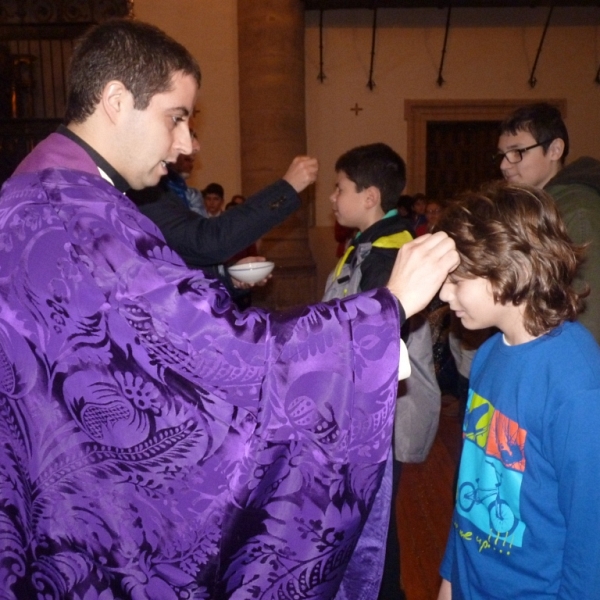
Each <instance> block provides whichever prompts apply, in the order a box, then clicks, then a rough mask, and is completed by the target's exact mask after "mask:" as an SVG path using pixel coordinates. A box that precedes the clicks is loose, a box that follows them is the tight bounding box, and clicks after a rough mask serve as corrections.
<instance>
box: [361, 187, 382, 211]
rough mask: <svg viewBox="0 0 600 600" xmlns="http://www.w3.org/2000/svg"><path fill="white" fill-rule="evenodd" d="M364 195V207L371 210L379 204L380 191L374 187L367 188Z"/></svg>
mask: <svg viewBox="0 0 600 600" xmlns="http://www.w3.org/2000/svg"><path fill="white" fill-rule="evenodd" d="M365 191H366V194H365V205H366V208H373V207H375V206H378V205H380V204H381V191H380V190H379V188H378V187H375V186H374V185H372V186H369V187H368V188H367V189H366V190H365Z"/></svg>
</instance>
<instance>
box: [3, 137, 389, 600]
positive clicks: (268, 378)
mask: <svg viewBox="0 0 600 600" xmlns="http://www.w3.org/2000/svg"><path fill="white" fill-rule="evenodd" d="M70 144H72V142H70V141H69V140H67V139H66V138H64V137H63V136H56V135H53V136H51V137H50V138H49V139H48V140H47V141H46V142H43V143H42V144H41V145H40V146H38V148H37V149H36V150H34V154H33V156H32V157H31V158H30V159H28V160H27V161H26V162H25V163H24V164H23V165H22V167H21V168H20V169H19V170H18V174H17V175H15V176H14V177H13V178H12V179H10V180H9V181H8V182H7V183H6V184H5V186H4V187H3V190H2V196H1V202H0V598H2V599H5V598H18V599H27V600H29V599H34V598H44V599H47V600H51V599H65V598H73V599H79V600H111V599H117V598H119V599H122V598H131V599H135V600H142V599H151V600H171V599H175V598H178V599H184V598H185V599H190V600H191V599H200V598H202V599H204V598H206V599H209V598H210V599H219V598H232V599H235V600H240V599H244V600H245V599H248V600H250V599H278V600H283V599H286V598H290V599H291V598H298V599H301V598H311V599H323V600H324V599H329V598H334V597H335V596H336V594H338V597H340V594H342V595H343V597H345V598H346V597H348V598H349V597H357V598H359V597H365V598H368V597H374V596H372V595H371V594H372V590H373V589H375V588H376V586H377V577H378V574H377V573H373V570H374V569H373V568H372V567H371V563H370V562H369V560H370V559H369V556H368V554H369V551H368V549H367V550H364V552H365V553H364V556H361V555H360V552H363V548H362V546H361V545H360V543H359V547H360V548H361V550H357V552H356V553H355V554H354V557H353V549H354V547H355V545H356V543H357V541H358V540H359V538H360V536H361V532H362V530H363V526H364V523H365V521H366V518H367V516H368V515H369V511H370V509H371V507H372V505H373V502H375V500H376V498H377V501H378V502H380V496H381V495H380V494H379V495H378V490H379V488H380V483H381V480H382V477H383V473H384V470H385V465H386V460H387V458H388V456H389V453H390V449H391V430H392V422H393V409H394V403H395V399H396V388H397V371H398V352H399V348H398V345H399V336H398V332H399V317H398V307H397V302H396V300H395V299H394V298H393V297H392V296H391V294H390V293H389V292H388V291H386V290H378V291H374V292H371V293H367V294H363V295H360V296H356V297H351V298H348V299H345V300H340V301H334V302H330V303H327V304H319V305H316V306H313V307H309V308H303V309H301V310H298V311H296V312H295V313H293V314H292V313H290V314H281V313H268V312H265V311H261V310H248V311H245V312H239V311H238V310H236V308H235V306H234V305H233V304H232V303H231V302H230V300H229V297H228V296H227V293H226V292H225V291H224V290H223V288H222V287H221V286H220V284H219V283H218V282H216V281H214V280H211V279H207V278H205V277H204V276H203V274H202V273H201V272H200V271H192V270H189V269H188V268H186V267H185V266H184V264H183V263H182V261H181V259H180V258H179V257H178V256H177V255H175V254H174V253H173V252H172V251H170V250H169V248H168V247H167V246H166V245H165V243H164V241H163V238H162V236H161V234H160V233H159V232H158V230H157V229H156V227H155V226H154V225H153V224H152V223H151V222H150V221H149V220H147V219H146V218H145V217H143V216H142V215H140V213H139V212H138V211H137V209H136V208H135V206H134V205H133V204H132V203H131V202H130V201H129V200H128V199H127V198H126V197H125V196H123V195H122V194H121V193H119V192H118V191H117V190H116V189H115V188H114V187H113V186H111V185H110V184H109V183H107V182H106V181H104V180H103V179H102V178H101V177H99V176H98V174H97V171H96V172H95V173H94V172H93V171H94V167H93V163H91V162H90V161H89V158H86V157H87V155H86V154H85V152H84V151H83V150H81V149H79V148H78V147H77V146H76V145H75V148H73V147H70ZM65 147H66V148H67V150H68V152H65V154H64V155H65V156H67V158H65V159H64V160H65V162H66V163H67V164H65V165H64V166H65V167H72V168H63V169H58V168H55V165H53V164H52V162H48V160H49V157H53V156H56V151H57V148H58V149H63V150H64V148H65ZM70 153H71V154H72V156H71V157H70V158H69V156H68V155H69V154H70ZM86 161H87V162H86ZM48 164H49V165H50V167H49V168H43V167H45V166H46V165H48ZM90 165H92V166H90ZM383 505H385V499H384V501H383ZM380 520H381V521H383V523H384V524H385V521H386V517H385V516H383V517H382V519H380ZM371 533H373V532H371ZM375 534H377V532H376V531H375ZM381 534H382V537H381V540H380V542H381V545H382V546H383V545H384V543H385V529H383V530H382V531H381ZM350 560H352V565H353V567H352V569H351V571H352V570H353V573H352V574H351V578H352V583H351V585H348V583H347V581H344V582H343V584H342V585H343V587H342V589H346V590H349V593H348V594H347V593H346V592H343V593H342V592H339V593H338V588H339V586H340V584H341V583H342V580H343V579H344V577H345V575H346V576H348V571H346V565H347V564H348V562H349V561H350ZM361 568H362V570H363V572H361ZM357 569H358V570H357ZM375 570H376V569H375ZM363 584H364V586H365V587H364V589H365V590H368V589H371V591H370V592H369V591H367V592H365V591H361V589H362V588H361V585H363ZM344 586H345V588H344ZM369 586H371V588H369ZM353 594H355V596H354V595H353ZM361 594H362V596H361Z"/></svg>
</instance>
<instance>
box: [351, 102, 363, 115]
mask: <svg viewBox="0 0 600 600" xmlns="http://www.w3.org/2000/svg"><path fill="white" fill-rule="evenodd" d="M350 110H352V111H354V116H355V117H358V113H359V112H360V111H361V110H362V108H361V107H360V106H359V105H358V102H355V103H354V106H353V107H352V108H351V109H350Z"/></svg>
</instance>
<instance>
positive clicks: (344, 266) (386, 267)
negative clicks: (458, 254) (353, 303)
mask: <svg viewBox="0 0 600 600" xmlns="http://www.w3.org/2000/svg"><path fill="white" fill-rule="evenodd" d="M412 237H413V233H412V229H411V225H410V221H409V220H408V219H405V218H403V217H400V216H399V215H395V216H393V217H388V218H386V219H380V220H379V221H377V222H375V223H373V225H371V227H369V228H368V229H365V230H364V231H363V232H362V233H361V234H360V235H359V236H358V237H355V238H354V239H353V240H352V242H351V243H350V245H349V246H348V251H347V252H346V254H345V255H344V256H343V257H342V258H341V259H340V261H339V262H338V264H337V266H336V267H335V269H334V270H333V272H332V273H331V274H330V275H329V278H328V280H327V284H326V287H325V295H324V297H323V300H331V299H332V298H343V297H344V296H348V295H350V294H356V293H357V292H361V291H366V290H372V289H374V288H378V287H383V286H384V285H386V284H387V282H388V280H389V278H390V274H391V273H392V268H393V266H394V262H395V260H396V255H397V254H398V248H400V246H402V244H404V243H406V242H408V241H410V240H411V239H412Z"/></svg>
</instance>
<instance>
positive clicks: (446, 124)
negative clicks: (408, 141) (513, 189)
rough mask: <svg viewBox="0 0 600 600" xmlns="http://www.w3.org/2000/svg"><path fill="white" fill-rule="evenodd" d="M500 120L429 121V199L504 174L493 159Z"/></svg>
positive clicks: (479, 184) (427, 188)
mask: <svg viewBox="0 0 600 600" xmlns="http://www.w3.org/2000/svg"><path fill="white" fill-rule="evenodd" d="M498 126H499V121H429V122H428V123H427V142H426V153H427V159H426V185H425V194H426V196H427V197H428V198H437V199H440V200H447V199H450V198H452V197H453V196H455V195H456V194H457V193H460V192H462V191H465V190H474V189H477V188H479V187H480V186H481V184H482V183H484V182H486V181H490V180H492V179H499V178H500V177H501V176H502V175H501V173H500V169H499V168H498V165H497V164H495V163H494V162H493V160H492V157H493V155H494V153H495V152H496V147H497V144H498Z"/></svg>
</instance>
